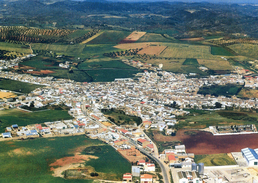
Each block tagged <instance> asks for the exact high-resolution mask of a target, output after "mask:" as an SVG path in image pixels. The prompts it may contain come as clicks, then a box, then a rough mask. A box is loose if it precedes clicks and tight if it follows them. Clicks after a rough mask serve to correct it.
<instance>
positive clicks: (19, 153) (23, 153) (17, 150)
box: [8, 148, 32, 156]
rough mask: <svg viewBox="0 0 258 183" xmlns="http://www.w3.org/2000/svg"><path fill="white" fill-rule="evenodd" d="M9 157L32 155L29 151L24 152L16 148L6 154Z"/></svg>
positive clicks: (24, 150)
mask: <svg viewBox="0 0 258 183" xmlns="http://www.w3.org/2000/svg"><path fill="white" fill-rule="evenodd" d="M8 155H9V156H16V155H32V153H31V152H30V151H26V149H24V148H17V149H14V150H12V151H9V152H8Z"/></svg>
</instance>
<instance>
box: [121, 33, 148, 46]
mask: <svg viewBox="0 0 258 183" xmlns="http://www.w3.org/2000/svg"><path fill="white" fill-rule="evenodd" d="M145 34H146V32H138V31H133V32H132V33H131V34H130V35H128V36H127V37H126V38H125V39H123V40H122V41H121V42H120V43H130V42H135V41H138V40H139V39H140V38H141V37H142V36H144V35H145Z"/></svg>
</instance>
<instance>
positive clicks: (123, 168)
mask: <svg viewBox="0 0 258 183" xmlns="http://www.w3.org/2000/svg"><path fill="white" fill-rule="evenodd" d="M100 148H101V150H95V152H94V156H98V157H99V158H98V159H91V160H89V161H87V162H86V165H88V166H92V167H94V168H95V170H96V171H97V172H103V173H106V174H107V175H106V176H107V179H109V180H121V179H122V177H123V174H124V173H126V172H131V164H130V163H129V162H128V161H127V160H126V159H124V158H123V157H122V156H121V155H119V154H118V152H116V150H115V149H114V148H113V147H111V146H109V145H104V146H100ZM83 154H89V155H92V152H90V153H87V152H84V153H83ZM103 162H105V163H103Z"/></svg>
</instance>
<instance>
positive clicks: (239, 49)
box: [229, 44, 258, 59]
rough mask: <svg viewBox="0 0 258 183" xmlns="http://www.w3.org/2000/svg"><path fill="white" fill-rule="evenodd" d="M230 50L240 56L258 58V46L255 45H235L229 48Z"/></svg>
mask: <svg viewBox="0 0 258 183" xmlns="http://www.w3.org/2000/svg"><path fill="white" fill-rule="evenodd" d="M229 48H230V49H232V50H233V51H235V52H236V53H237V54H238V55H242V56H246V57H251V58H255V59H257V58H258V55H257V50H258V45H254V44H234V45H230V46H229Z"/></svg>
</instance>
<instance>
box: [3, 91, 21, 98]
mask: <svg viewBox="0 0 258 183" xmlns="http://www.w3.org/2000/svg"><path fill="white" fill-rule="evenodd" d="M16 96H17V95H15V94H13V93H11V92H0V99H2V98H13V97H16Z"/></svg>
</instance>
